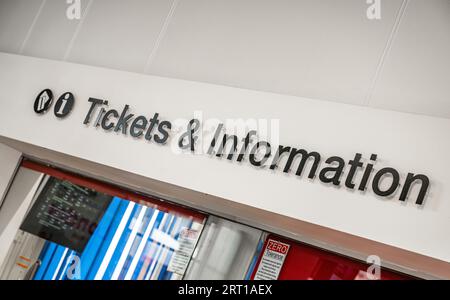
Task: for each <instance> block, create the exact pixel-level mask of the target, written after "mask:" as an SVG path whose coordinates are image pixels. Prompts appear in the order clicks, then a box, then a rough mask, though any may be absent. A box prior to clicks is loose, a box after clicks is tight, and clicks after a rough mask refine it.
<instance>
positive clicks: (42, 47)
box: [23, 0, 89, 60]
mask: <svg viewBox="0 0 450 300" xmlns="http://www.w3.org/2000/svg"><path fill="white" fill-rule="evenodd" d="M88 2H89V1H80V6H81V12H82V14H81V15H83V13H84V12H85V9H86V6H87V4H88ZM68 7H69V4H67V3H66V1H61V0H47V1H46V2H45V5H44V7H43V9H42V11H41V13H40V15H39V18H38V20H37V21H36V24H35V26H34V28H33V31H32V32H31V35H30V38H29V40H28V41H27V43H26V45H25V48H24V52H23V54H25V55H30V56H35V57H44V58H50V59H55V60H60V59H63V57H64V53H65V51H66V49H67V47H68V45H69V42H70V40H71V39H72V37H73V34H74V33H75V30H76V28H77V25H78V24H79V23H80V20H76V19H74V20H69V18H67V15H66V11H67V9H68Z"/></svg>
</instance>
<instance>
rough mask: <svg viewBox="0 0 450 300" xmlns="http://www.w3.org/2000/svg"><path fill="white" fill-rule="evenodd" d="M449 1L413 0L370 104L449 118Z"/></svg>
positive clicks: (407, 9) (410, 2)
mask: <svg viewBox="0 0 450 300" xmlns="http://www.w3.org/2000/svg"><path fill="white" fill-rule="evenodd" d="M449 56H450V1H449V0H432V1H423V0H410V1H409V4H408V6H407V8H406V13H405V16H404V18H403V20H402V21H401V23H400V27H399V30H398V34H397V36H396V38H395V40H394V43H393V45H392V49H391V51H390V53H389V55H388V56H387V58H386V62H385V65H384V68H383V70H382V72H381V74H380V78H379V80H378V83H377V85H376V88H375V90H374V93H373V97H372V99H371V101H370V104H371V105H372V106H374V107H380V108H384V109H392V110H399V111H406V112H413V113H420V114H427V115H433V116H441V117H447V118H450V58H449Z"/></svg>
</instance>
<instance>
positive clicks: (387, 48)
mask: <svg viewBox="0 0 450 300" xmlns="http://www.w3.org/2000/svg"><path fill="white" fill-rule="evenodd" d="M408 3H409V0H403V2H402V4H401V5H400V8H399V10H398V12H397V16H396V18H395V21H394V25H393V26H392V30H391V32H390V34H389V37H388V39H387V41H386V45H385V47H384V49H383V52H382V54H381V57H380V60H379V61H378V64H377V67H376V69H375V74H374V76H373V78H372V82H371V84H370V86H369V89H368V91H367V94H366V99H365V101H364V103H363V105H365V106H370V102H371V100H372V95H373V92H374V90H375V86H376V84H377V82H378V79H379V77H380V74H381V71H382V70H383V67H384V64H385V62H386V57H387V56H388V54H389V52H390V51H391V48H392V45H393V43H394V40H395V38H396V36H397V33H398V29H399V27H400V23H401V21H402V20H403V17H404V15H405V11H406V8H407V6H408Z"/></svg>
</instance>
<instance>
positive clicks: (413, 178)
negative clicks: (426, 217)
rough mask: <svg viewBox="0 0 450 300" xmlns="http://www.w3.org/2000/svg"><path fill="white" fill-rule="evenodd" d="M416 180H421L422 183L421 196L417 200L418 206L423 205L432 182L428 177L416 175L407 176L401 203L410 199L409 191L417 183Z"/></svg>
mask: <svg viewBox="0 0 450 300" xmlns="http://www.w3.org/2000/svg"><path fill="white" fill-rule="evenodd" d="M416 180H420V182H421V186H420V191H419V195H418V196H417V199H416V204H419V205H422V203H423V200H424V198H425V195H426V193H427V190H428V186H429V185H430V180H429V179H428V177H427V176H425V175H423V174H416V175H415V174H413V173H408V176H406V180H405V184H404V185H403V189H402V193H401V194H400V198H399V200H401V201H405V200H406V198H407V197H408V194H409V190H410V189H411V185H412V184H413V183H414V182H416Z"/></svg>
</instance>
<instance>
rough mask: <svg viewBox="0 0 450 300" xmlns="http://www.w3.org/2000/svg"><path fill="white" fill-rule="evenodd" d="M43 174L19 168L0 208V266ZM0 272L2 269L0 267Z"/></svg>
mask: <svg viewBox="0 0 450 300" xmlns="http://www.w3.org/2000/svg"><path fill="white" fill-rule="evenodd" d="M42 177H43V175H42V174H41V173H39V172H35V171H33V170H29V169H25V168H20V169H19V171H18V172H17V176H16V177H15V180H14V183H13V184H12V185H11V190H10V192H9V193H8V196H7V197H6V199H5V203H4V205H3V206H2V209H1V210H0V245H2V247H0V267H2V264H3V263H4V260H5V258H6V257H7V254H8V251H9V249H10V246H11V245H13V241H14V237H15V236H16V234H17V230H18V229H19V227H20V225H21V224H22V221H23V218H24V217H25V214H26V212H27V211H28V208H29V207H30V204H31V203H32V201H33V197H34V195H35V193H36V191H37V189H38V187H39V183H40V180H41V178H42ZM0 273H2V270H1V269H0Z"/></svg>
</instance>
